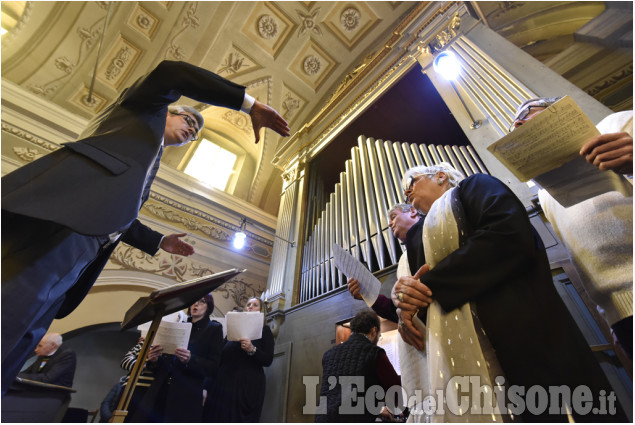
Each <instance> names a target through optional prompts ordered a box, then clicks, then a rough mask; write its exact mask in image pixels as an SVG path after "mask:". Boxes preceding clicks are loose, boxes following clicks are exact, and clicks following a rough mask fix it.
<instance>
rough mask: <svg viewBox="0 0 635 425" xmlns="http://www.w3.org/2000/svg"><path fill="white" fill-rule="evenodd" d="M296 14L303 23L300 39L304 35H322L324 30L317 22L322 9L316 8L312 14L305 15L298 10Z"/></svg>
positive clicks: (299, 33) (299, 34) (299, 32)
mask: <svg viewBox="0 0 635 425" xmlns="http://www.w3.org/2000/svg"><path fill="white" fill-rule="evenodd" d="M295 11H296V13H297V14H298V17H299V18H300V21H302V23H301V24H300V30H299V31H298V37H300V36H301V35H304V34H309V35H310V34H315V35H322V30H321V29H320V26H319V25H318V22H317V17H318V14H319V13H320V8H319V7H318V8H315V9H314V10H313V12H311V13H304V12H303V11H301V10H298V9H296V10H295Z"/></svg>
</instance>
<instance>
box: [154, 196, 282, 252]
mask: <svg viewBox="0 0 635 425" xmlns="http://www.w3.org/2000/svg"><path fill="white" fill-rule="evenodd" d="M150 199H151V200H152V201H156V202H152V201H150V200H149V201H148V202H146V203H145V204H144V206H143V208H146V207H149V206H151V205H153V206H154V208H155V211H156V212H157V214H155V215H156V216H157V217H160V218H165V219H167V220H168V221H172V222H175V223H181V224H186V223H187V220H186V219H185V218H184V217H183V216H182V215H180V214H178V213H176V212H174V211H170V212H165V213H163V212H161V211H165V210H166V208H165V206H167V207H169V209H171V210H178V211H181V212H183V213H186V214H189V215H191V216H194V217H198V218H200V219H202V220H204V221H206V222H209V223H213V224H214V225H216V226H217V227H218V228H217V229H216V230H215V231H213V232H212V231H210V232H209V234H208V236H210V237H212V234H218V235H219V237H218V238H216V239H219V240H229V239H231V237H230V236H232V237H233V233H235V232H237V231H239V230H240V226H239V225H236V224H232V223H230V222H227V221H225V220H222V219H220V218H218V217H215V216H213V215H211V214H208V213H205V212H203V211H201V210H198V209H195V208H192V207H190V206H187V205H184V204H181V203H179V202H177V201H175V200H173V199H170V198H167V197H165V196H162V195H159V194H157V193H155V192H152V191H151V192H150ZM161 204H162V205H161ZM159 214H163V215H159ZM180 220H183V221H180ZM191 225H192V226H197V225H200V224H191ZM193 230H196V229H193ZM228 231H229V232H231V235H230V233H228ZM244 232H245V234H246V235H247V238H248V239H252V240H254V241H257V242H259V243H261V244H263V245H265V246H267V247H269V248H271V247H273V240H270V239H267V238H263V237H262V236H260V235H257V234H255V233H251V232H249V231H248V230H244ZM206 234H207V233H206ZM272 239H273V236H272ZM247 242H249V241H247ZM261 256H262V255H261Z"/></svg>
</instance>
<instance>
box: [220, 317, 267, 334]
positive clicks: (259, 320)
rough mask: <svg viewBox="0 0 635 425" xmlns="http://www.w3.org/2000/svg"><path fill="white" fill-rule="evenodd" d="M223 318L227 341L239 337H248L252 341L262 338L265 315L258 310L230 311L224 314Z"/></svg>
mask: <svg viewBox="0 0 635 425" xmlns="http://www.w3.org/2000/svg"><path fill="white" fill-rule="evenodd" d="M225 320H226V324H227V340H228V341H240V339H241V338H249V339H250V340H252V341H253V340H255V339H260V338H262V326H263V323H264V320H265V315H264V314H262V313H260V312H256V311H253V312H251V311H246V312H243V313H239V312H237V311H230V312H228V313H227V314H226V315H225Z"/></svg>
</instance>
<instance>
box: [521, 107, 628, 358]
mask: <svg viewBox="0 0 635 425" xmlns="http://www.w3.org/2000/svg"><path fill="white" fill-rule="evenodd" d="M558 100H560V98H559V97H556V98H538V99H530V100H528V101H526V102H524V103H523V104H522V105H520V107H519V108H518V112H517V113H516V116H515V118H514V121H513V122H512V126H511V127H510V131H512V130H513V129H514V128H517V127H519V126H521V125H523V124H525V123H526V122H528V121H529V120H531V119H532V118H533V117H535V116H536V115H538V114H540V113H541V112H542V111H544V110H545V109H547V108H548V107H550V106H551V105H553V104H554V103H556V102H557V101H558ZM597 128H598V130H600V133H602V134H601V135H600V136H596V137H593V138H592V139H590V140H588V141H587V142H586V143H585V144H584V145H583V146H582V148H581V149H580V155H582V156H584V157H585V159H586V160H587V162H589V163H590V164H593V165H595V166H596V167H598V168H599V169H600V170H605V171H606V172H609V173H610V172H615V173H618V174H624V175H626V177H627V178H629V181H630V182H631V183H632V174H633V111H624V112H618V113H615V114H611V115H609V116H607V117H606V118H604V119H603V120H602V121H600V123H599V124H598V125H597ZM538 198H539V200H540V205H541V206H542V209H543V211H544V213H545V216H546V217H547V219H548V220H549V221H550V222H551V224H552V226H553V228H554V230H555V231H556V233H557V234H558V236H559V237H560V239H561V240H562V241H563V243H564V244H565V245H566V246H567V248H568V250H569V253H570V256H571V261H572V263H573V264H574V265H575V266H576V269H577V271H578V274H579V275H580V279H581V281H582V284H583V285H584V288H585V290H586V291H587V293H588V294H589V296H590V297H591V299H593V301H594V302H595V303H596V304H597V305H598V307H599V308H598V310H601V311H600V312H601V313H602V314H603V316H604V318H605V319H606V321H607V323H608V325H609V326H610V327H611V330H612V333H613V335H614V339H615V340H617V342H618V343H619V345H621V346H622V348H623V349H624V351H625V352H626V354H627V355H628V356H629V357H630V358H631V359H632V358H633V197H632V196H630V197H626V196H624V195H622V194H621V193H619V192H608V193H603V194H601V195H598V196H595V197H593V198H591V199H587V200H586V201H583V202H580V203H578V204H575V205H572V206H570V207H567V208H565V207H563V206H562V205H560V204H559V203H558V202H557V201H556V200H555V199H554V198H553V197H552V196H551V195H549V193H548V192H547V191H545V190H543V189H541V190H540V191H539V192H538Z"/></svg>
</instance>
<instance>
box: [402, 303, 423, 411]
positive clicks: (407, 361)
mask: <svg viewBox="0 0 635 425" xmlns="http://www.w3.org/2000/svg"><path fill="white" fill-rule="evenodd" d="M413 323H414V325H415V327H416V328H417V329H418V330H419V331H421V333H422V334H423V336H424V338H425V337H426V336H427V333H426V327H425V325H424V324H423V322H422V321H421V320H420V319H419V317H417V316H415V317H414V318H413ZM397 347H398V351H399V363H400V365H401V371H402V373H401V386H402V387H403V389H404V390H405V391H406V394H407V396H408V398H407V400H408V401H409V402H410V403H409V404H408V407H410V408H412V407H414V402H413V401H414V400H415V399H416V397H413V395H415V390H424V394H425V391H426V390H427V388H428V385H427V383H428V369H427V366H428V359H427V342H426V344H425V346H424V348H423V350H421V351H419V350H417V349H416V348H414V347H413V346H412V345H410V344H406V343H405V342H404V340H403V338H401V337H399V338H397Z"/></svg>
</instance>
